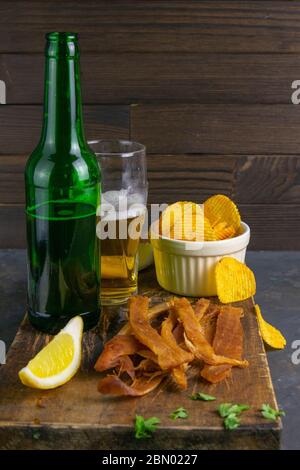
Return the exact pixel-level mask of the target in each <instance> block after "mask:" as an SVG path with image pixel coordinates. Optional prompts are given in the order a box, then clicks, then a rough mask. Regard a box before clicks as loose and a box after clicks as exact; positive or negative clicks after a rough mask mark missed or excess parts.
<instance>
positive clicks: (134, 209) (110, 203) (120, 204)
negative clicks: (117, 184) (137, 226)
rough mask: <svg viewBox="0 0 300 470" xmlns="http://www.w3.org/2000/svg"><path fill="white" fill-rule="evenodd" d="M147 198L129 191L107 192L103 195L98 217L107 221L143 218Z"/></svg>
mask: <svg viewBox="0 0 300 470" xmlns="http://www.w3.org/2000/svg"><path fill="white" fill-rule="evenodd" d="M145 202H146V201H145V196H144V195H143V194H140V193H132V192H130V191H129V189H121V190H120V191H106V192H104V193H103V194H102V197H101V205H100V208H98V211H97V215H99V216H100V217H101V218H103V219H105V220H106V221H113V220H117V219H118V220H120V219H129V218H134V217H138V216H141V215H143V214H144V213H145V211H146V204H145Z"/></svg>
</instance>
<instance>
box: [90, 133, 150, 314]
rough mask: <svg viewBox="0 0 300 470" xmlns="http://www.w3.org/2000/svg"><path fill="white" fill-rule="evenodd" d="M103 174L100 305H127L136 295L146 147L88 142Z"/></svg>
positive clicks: (145, 187) (99, 215)
mask: <svg viewBox="0 0 300 470" xmlns="http://www.w3.org/2000/svg"><path fill="white" fill-rule="evenodd" d="M89 145H90V147H91V148H92V149H93V151H94V152H95V154H96V156H97V159H98V161H99V164H100V167H101V172H102V196H101V204H100V207H99V208H98V211H97V237H98V238H99V239H100V247H101V304H102V305H113V304H120V303H123V302H126V301H127V299H128V298H129V297H130V296H131V295H132V294H134V293H135V292H136V291H137V277H138V246H139V243H140V238H141V230H142V226H143V224H144V220H145V216H146V204H147V194H148V184H147V167H146V152H145V147H144V146H143V145H141V144H139V143H137V142H130V141H127V140H99V141H92V142H89Z"/></svg>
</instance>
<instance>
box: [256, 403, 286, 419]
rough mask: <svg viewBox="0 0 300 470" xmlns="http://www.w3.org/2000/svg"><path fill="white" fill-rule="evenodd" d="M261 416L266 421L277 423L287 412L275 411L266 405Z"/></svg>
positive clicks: (262, 408)
mask: <svg viewBox="0 0 300 470" xmlns="http://www.w3.org/2000/svg"><path fill="white" fill-rule="evenodd" d="M260 411H261V414H262V415H263V417H264V418H266V419H272V420H273V421H275V420H276V419H277V418H278V417H279V416H285V412H284V411H283V410H278V411H277V410H275V409H274V408H271V406H270V405H269V404H266V403H264V404H263V405H262V407H261V410H260Z"/></svg>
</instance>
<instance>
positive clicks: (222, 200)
mask: <svg viewBox="0 0 300 470" xmlns="http://www.w3.org/2000/svg"><path fill="white" fill-rule="evenodd" d="M204 215H205V217H207V218H208V219H209V221H210V223H211V225H212V227H213V228H214V229H215V228H216V227H217V226H218V225H219V224H222V226H221V227H222V228H221V229H220V226H219V229H217V233H220V236H219V238H218V237H217V239H218V240H222V239H223V238H229V237H232V236H233V235H235V233H236V232H237V231H238V230H239V228H240V226H241V216H240V213H239V210H238V208H237V206H236V205H235V203H234V202H233V201H232V200H231V199H229V197H227V196H225V195H224V194H215V195H214V196H211V197H210V198H208V199H207V200H206V201H205V202H204ZM224 224H225V226H224ZM225 228H228V229H229V230H228V234H229V235H228V234H227V232H226V231H224V229H225ZM222 230H223V231H222Z"/></svg>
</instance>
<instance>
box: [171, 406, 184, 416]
mask: <svg viewBox="0 0 300 470" xmlns="http://www.w3.org/2000/svg"><path fill="white" fill-rule="evenodd" d="M170 418H172V419H178V418H180V419H185V418H188V413H187V411H186V409H185V408H182V407H181V408H177V410H175V411H173V413H171V414H170Z"/></svg>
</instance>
